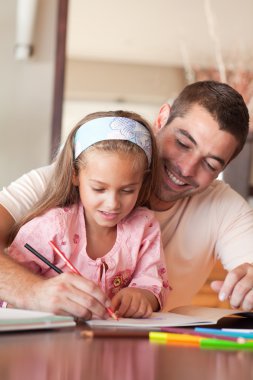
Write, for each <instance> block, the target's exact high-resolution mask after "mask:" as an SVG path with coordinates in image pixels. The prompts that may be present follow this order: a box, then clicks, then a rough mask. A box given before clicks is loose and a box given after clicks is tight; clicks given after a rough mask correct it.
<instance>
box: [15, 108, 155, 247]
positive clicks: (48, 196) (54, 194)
mask: <svg viewBox="0 0 253 380" xmlns="http://www.w3.org/2000/svg"><path fill="white" fill-rule="evenodd" d="M101 117H126V118H129V119H133V120H136V121H138V122H139V123H141V124H142V125H144V126H145V127H146V128H147V130H148V131H149V133H150V135H151V141H152V158H151V163H150V167H149V168H148V164H146V169H147V170H145V175H144V179H143V183H142V186H141V189H140V192H139V196H138V199H137V202H136V205H135V206H136V207H137V206H149V199H150V196H151V194H152V193H153V192H154V191H155V189H156V186H157V172H158V170H157V167H158V153H157V148H156V142H155V137H154V135H153V132H152V129H151V127H150V125H149V123H148V122H147V121H146V120H145V119H143V118H142V117H141V116H140V115H139V114H137V113H134V112H128V111H121V110H118V111H107V112H95V113H91V114H89V115H87V116H86V117H84V118H83V119H82V120H80V121H79V123H78V124H77V125H76V126H75V127H74V128H73V129H72V131H71V132H70V134H69V136H68V138H67V140H66V142H65V145H64V147H63V149H62V150H61V151H60V152H59V154H58V155H57V157H56V160H55V168H54V171H53V174H52V177H51V179H50V181H49V183H48V185H47V187H46V190H45V192H44V194H43V196H42V198H41V199H40V200H39V201H38V202H37V204H36V205H35V206H34V208H33V209H32V210H31V211H30V212H29V213H28V214H27V215H26V216H25V217H24V218H23V219H22V220H21V221H20V222H19V223H16V225H15V226H14V228H13V230H12V232H11V236H10V239H9V244H10V243H11V242H12V240H13V239H14V238H15V236H16V234H17V232H18V230H19V229H20V228H21V226H22V225H24V224H25V223H27V222H29V221H30V220H31V219H33V218H35V217H37V216H40V215H43V214H44V213H45V212H47V211H48V210H50V209H52V208H55V207H68V206H71V205H73V204H75V203H78V202H79V201H80V197H79V189H78V187H77V186H75V185H74V184H73V175H77V174H78V170H79V169H80V167H83V166H84V165H85V152H86V151H88V150H89V149H90V148H88V149H87V150H86V151H84V152H83V153H82V154H81V155H80V156H79V157H78V158H77V159H76V160H75V159H74V137H75V134H76V131H77V129H78V128H79V127H80V126H81V125H83V124H85V123H86V122H88V121H90V120H93V119H98V118H101ZM110 142H111V144H108V143H110ZM119 142H120V144H119ZM103 143H105V144H103ZM115 146H116V148H115ZM122 146H124V147H125V148H124V150H125V151H126V152H127V151H129V153H130V154H132V153H135V154H136V160H133V164H134V163H135V161H136V163H137V164H138V162H139V160H140V158H141V155H142V157H144V160H146V162H147V158H146V155H145V153H144V152H143V151H142V149H141V148H140V147H139V146H137V145H136V144H133V143H131V142H130V141H127V140H108V141H107V140H105V141H102V142H101V143H96V144H95V145H94V148H95V149H97V148H98V149H100V150H101V149H102V150H107V151H118V150H119V149H120V150H122ZM119 147H120V148H119ZM129 147H130V149H129ZM91 148H92V147H91Z"/></svg>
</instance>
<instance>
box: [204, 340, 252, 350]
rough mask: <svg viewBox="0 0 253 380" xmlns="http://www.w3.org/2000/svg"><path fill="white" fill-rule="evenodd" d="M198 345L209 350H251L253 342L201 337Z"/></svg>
mask: <svg viewBox="0 0 253 380" xmlns="http://www.w3.org/2000/svg"><path fill="white" fill-rule="evenodd" d="M200 347H201V348H204V349H210V350H249V351H253V342H243V343H240V342H231V341H228V340H221V339H206V338H205V339H201V341H200Z"/></svg>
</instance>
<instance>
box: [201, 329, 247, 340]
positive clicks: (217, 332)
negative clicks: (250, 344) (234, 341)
mask: <svg viewBox="0 0 253 380" xmlns="http://www.w3.org/2000/svg"><path fill="white" fill-rule="evenodd" d="M194 331H196V332H198V333H201V334H202V333H205V334H215V335H217V336H219V337H220V338H221V339H223V337H225V336H230V337H234V338H247V339H253V334H252V333H247V332H242V331H224V330H219V329H209V328H204V327H196V328H195V329H194Z"/></svg>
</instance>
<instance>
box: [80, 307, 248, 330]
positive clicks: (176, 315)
mask: <svg viewBox="0 0 253 380" xmlns="http://www.w3.org/2000/svg"><path fill="white" fill-rule="evenodd" d="M246 314H247V316H248V314H249V313H240V312H239V313H236V312H235V311H234V310H232V309H219V308H211V307H199V306H191V305H189V306H182V307H178V308H176V309H174V310H173V311H172V312H165V313H162V312H158V313H153V314H152V315H151V317H149V318H138V319H136V318H119V320H118V321H115V320H114V319H112V318H109V319H106V320H101V319H93V320H91V321H87V324H88V325H89V326H90V327H92V328H93V327H120V328H125V327H126V328H132V329H146V330H149V329H152V330H160V328H162V327H175V326H196V325H211V324H216V323H217V322H218V320H219V319H221V318H223V317H227V316H229V315H233V316H235V315H237V316H240V315H241V316H245V315H246ZM251 315H252V316H253V313H251Z"/></svg>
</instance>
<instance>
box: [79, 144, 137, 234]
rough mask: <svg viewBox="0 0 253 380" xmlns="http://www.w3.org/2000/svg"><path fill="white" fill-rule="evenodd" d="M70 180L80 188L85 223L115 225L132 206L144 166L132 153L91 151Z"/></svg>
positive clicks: (105, 225) (104, 225) (103, 225)
mask: <svg viewBox="0 0 253 380" xmlns="http://www.w3.org/2000/svg"><path fill="white" fill-rule="evenodd" d="M86 161H87V164H86V165H85V168H83V169H80V170H79V174H78V176H76V177H74V179H73V182H74V184H75V185H77V186H78V187H79V193H80V198H81V202H82V204H83V206H84V209H85V219H86V224H88V225H90V226H100V227H107V228H108V227H114V226H116V225H117V224H118V223H119V221H120V220H122V219H123V218H124V217H125V216H126V215H128V214H129V213H130V212H131V211H132V209H133V208H134V206H135V203H136V201H137V198H138V194H139V191H140V188H141V185H142V181H143V175H144V168H143V169H141V168H142V166H141V164H140V163H137V164H136V163H135V164H133V158H132V157H131V155H127V154H124V153H112V152H101V151H97V150H94V151H91V152H88V153H87V156H86Z"/></svg>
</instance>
